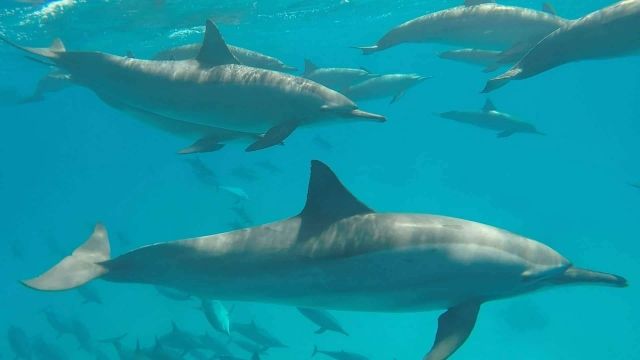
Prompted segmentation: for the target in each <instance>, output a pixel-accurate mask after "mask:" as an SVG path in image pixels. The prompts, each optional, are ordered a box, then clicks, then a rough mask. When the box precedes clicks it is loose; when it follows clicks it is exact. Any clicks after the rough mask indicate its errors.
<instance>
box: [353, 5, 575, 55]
mask: <svg viewBox="0 0 640 360" xmlns="http://www.w3.org/2000/svg"><path fill="white" fill-rule="evenodd" d="M568 23H569V20H566V19H563V18H561V17H558V16H555V15H551V14H548V13H546V12H543V11H536V10H533V9H526V8H520V7H513V6H504V5H498V4H493V3H491V4H480V5H473V6H458V7H454V8H451V9H446V10H442V11H438V12H435V13H431V14H427V15H423V16H420V17H418V18H415V19H413V20H410V21H407V22H405V23H403V24H401V25H399V26H397V27H395V28H393V29H391V30H390V31H389V32H388V33H387V34H385V35H384V36H383V37H382V38H381V39H380V40H378V42H377V43H376V45H373V46H365V47H360V49H361V50H362V51H363V53H364V54H365V55H367V54H372V53H374V52H377V51H381V50H385V49H388V48H391V47H393V46H396V45H399V44H403V43H441V44H449V45H456V46H463V47H470V48H476V49H501V50H504V49H509V48H511V47H513V46H516V45H517V44H519V43H530V44H535V43H536V42H538V41H539V40H540V39H542V38H543V37H545V36H547V35H548V34H550V33H551V32H553V31H555V30H556V29H558V28H559V27H561V26H565V25H566V24H568Z"/></svg>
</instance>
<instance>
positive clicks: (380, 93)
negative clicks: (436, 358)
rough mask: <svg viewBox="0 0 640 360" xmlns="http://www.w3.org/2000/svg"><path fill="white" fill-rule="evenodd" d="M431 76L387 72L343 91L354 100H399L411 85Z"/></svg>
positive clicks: (392, 101)
mask: <svg viewBox="0 0 640 360" xmlns="http://www.w3.org/2000/svg"><path fill="white" fill-rule="evenodd" d="M426 79H429V77H425V76H420V75H418V74H386V75H382V76H378V77H375V78H372V79H369V80H365V81H363V82H361V83H359V84H356V85H353V86H350V87H348V88H346V89H344V90H342V93H343V94H345V95H346V96H347V97H349V98H350V99H353V100H354V101H362V100H371V99H380V98H387V97H391V103H392V104H393V103H394V102H396V101H398V99H400V97H401V96H402V95H404V94H405V93H406V92H407V90H408V89H409V88H411V87H414V86H416V85H418V84H419V83H421V82H423V81H424V80H426Z"/></svg>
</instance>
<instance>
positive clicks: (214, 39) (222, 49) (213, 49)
mask: <svg viewBox="0 0 640 360" xmlns="http://www.w3.org/2000/svg"><path fill="white" fill-rule="evenodd" d="M196 60H198V62H199V63H200V64H201V65H204V66H207V67H209V66H217V65H225V64H240V62H239V61H238V59H236V57H235V56H233V54H231V51H229V48H228V47H227V44H226V43H225V42H224V39H223V38H222V35H220V31H219V30H218V27H217V26H216V24H214V23H213V21H212V20H207V25H206V29H205V32H204V40H203V41H202V48H200V52H199V53H198V56H196Z"/></svg>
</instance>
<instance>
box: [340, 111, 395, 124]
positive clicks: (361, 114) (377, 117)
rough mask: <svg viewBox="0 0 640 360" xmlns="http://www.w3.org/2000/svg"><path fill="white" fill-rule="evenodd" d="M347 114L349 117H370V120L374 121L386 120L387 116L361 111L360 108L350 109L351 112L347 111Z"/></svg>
mask: <svg viewBox="0 0 640 360" xmlns="http://www.w3.org/2000/svg"><path fill="white" fill-rule="evenodd" d="M349 116H350V117H356V118H362V119H371V120H374V121H377V122H385V121H387V118H386V117H384V116H382V115H378V114H374V113H370V112H366V111H362V110H360V109H354V110H351V112H350V113H349Z"/></svg>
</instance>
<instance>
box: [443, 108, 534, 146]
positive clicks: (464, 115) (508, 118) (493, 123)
mask: <svg viewBox="0 0 640 360" xmlns="http://www.w3.org/2000/svg"><path fill="white" fill-rule="evenodd" d="M438 115H439V116H440V117H443V118H445V119H450V120H455V121H458V122H461V123H464V124H469V125H473V126H477V127H480V128H484V129H489V130H494V131H497V132H498V134H497V136H498V137H501V138H504V137H508V136H511V135H513V134H515V133H529V134H538V135H544V133H541V132H540V131H538V130H537V129H536V127H535V126H533V125H532V124H529V123H527V122H524V121H521V120H518V119H516V118H515V117H513V116H512V115H510V114H506V113H503V112H500V111H498V109H497V108H496V107H495V105H493V102H492V101H491V100H489V99H487V101H486V102H485V104H484V107H483V108H482V111H447V112H443V113H440V114H438Z"/></svg>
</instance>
